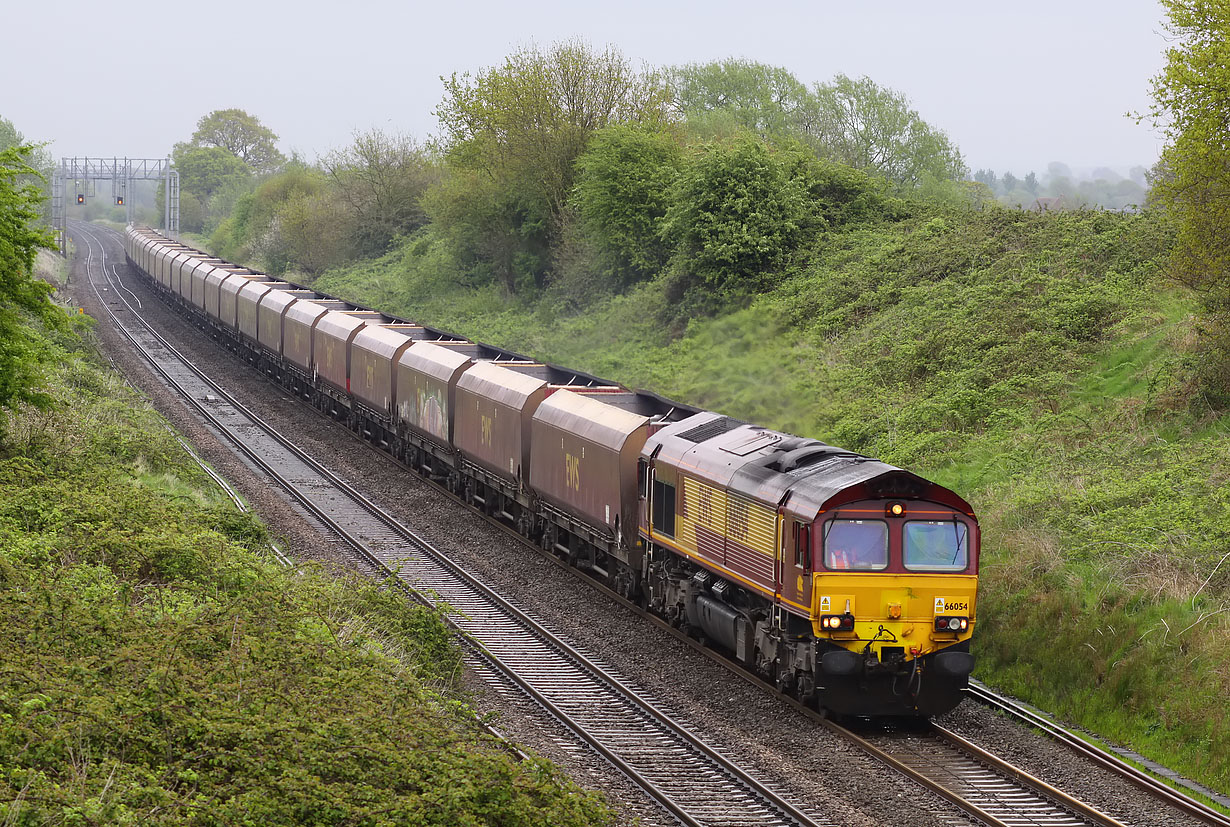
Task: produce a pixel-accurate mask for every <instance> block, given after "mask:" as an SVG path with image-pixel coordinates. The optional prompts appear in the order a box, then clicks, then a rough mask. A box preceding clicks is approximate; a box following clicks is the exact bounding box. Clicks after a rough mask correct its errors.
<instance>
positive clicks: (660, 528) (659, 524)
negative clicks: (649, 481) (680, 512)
mask: <svg viewBox="0 0 1230 827" xmlns="http://www.w3.org/2000/svg"><path fill="white" fill-rule="evenodd" d="M653 530H654V531H656V532H658V533H659V534H665V535H666V536H667V537H674V536H675V486H673V485H667V484H666V483H664V482H660V481H659V480H657V479H654V481H653Z"/></svg>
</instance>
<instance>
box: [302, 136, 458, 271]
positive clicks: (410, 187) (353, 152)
mask: <svg viewBox="0 0 1230 827" xmlns="http://www.w3.org/2000/svg"><path fill="white" fill-rule="evenodd" d="M323 167H324V170H325V174H327V175H328V176H329V178H330V181H331V183H332V185H333V193H334V195H335V196H336V198H337V199H338V201H340V202H341V203H342V204H344V205H346V207H347V209H348V212H349V216H348V218H349V221H348V222H347V223H348V225H349V229H348V232H349V235H350V236H351V241H352V246H353V247H354V252H355V253H356V254H358V255H360V256H377V255H380V254H382V253H384V252H385V251H387V250H388V249H389V246H390V245H391V244H392V243H393V240H394V239H395V238H396V237H397V236H399V235H409V234H410V233H412V232H414V231H415V230H417V229H419V228H420V227H422V226H423V225H424V224H426V223H427V215H426V213H425V212H424V211H423V204H422V199H423V193H425V192H426V191H427V189H428V187H430V186H432V185H434V184H436V183H438V182H439V180H440V165H439V163H438V162H437V161H436V159H435V158H434V157H433V156H432V155H431V153H429V152H428V151H427V150H426V149H425V148H423V147H420V146H419V145H418V144H416V143H415V142H414V141H413V140H412V139H410V138H408V137H406V136H404V135H389V134H385V133H383V132H381V131H379V130H375V129H373V130H371V131H370V132H364V133H358V134H356V135H355V138H354V143H353V144H351V145H350V146H349V147H347V148H346V149H343V150H339V151H337V152H332V153H330V154H329V155H327V156H325V158H324V161H323ZM339 214H340V212H339Z"/></svg>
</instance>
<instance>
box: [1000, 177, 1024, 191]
mask: <svg viewBox="0 0 1230 827" xmlns="http://www.w3.org/2000/svg"><path fill="white" fill-rule="evenodd" d="M1003 182H1004V192H1006V193H1007V192H1012V191H1013V190H1014V189H1016V185H1017V184H1018V183H1020V182H1019V181H1017V179H1016V176H1015V175H1013V174H1012V173H1011V172H1005V173H1004V177H1003Z"/></svg>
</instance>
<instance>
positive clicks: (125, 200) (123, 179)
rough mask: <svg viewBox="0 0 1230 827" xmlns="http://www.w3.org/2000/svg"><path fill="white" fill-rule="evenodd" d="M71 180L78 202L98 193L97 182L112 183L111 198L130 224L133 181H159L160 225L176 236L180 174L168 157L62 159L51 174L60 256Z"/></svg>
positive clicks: (65, 246) (64, 246) (65, 239)
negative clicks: (161, 213) (160, 200)
mask: <svg viewBox="0 0 1230 827" xmlns="http://www.w3.org/2000/svg"><path fill="white" fill-rule="evenodd" d="M69 181H72V182H74V184H73V194H74V195H75V196H76V198H77V203H79V204H82V203H85V199H86V198H89V197H94V196H95V195H96V194H97V187H96V182H98V181H110V182H111V198H112V201H113V203H114V204H115V205H116V206H122V207H124V211H125V217H126V219H127V221H128V223H129V224H131V223H132V219H133V199H131V198H130V197H129V194H130V193H131V192H132V190H133V186H132V182H133V181H162V182H163V192H164V195H165V198H164V199H163V225H162V229H163V230H164V232H166V233H167V234H168V235H170V236H172V237H175V236H177V235H179V173H178V172H177V171H176V170H175V169H174V168H173V167H172V166H171V159H170V158H117V157H111V158H89V157H85V158H61V159H60V163H59V164H57V165H56V167H55V170H54V171H53V172H52V176H51V223H52V225H53V227H54V228H55V234H56V243H57V244H58V245H59V248H60V255H67V254H68V232H67V230H68V204H67V198H68V187H69V184H68V182H69Z"/></svg>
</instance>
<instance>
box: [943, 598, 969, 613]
mask: <svg viewBox="0 0 1230 827" xmlns="http://www.w3.org/2000/svg"><path fill="white" fill-rule="evenodd" d="M968 611H969V601H968V600H949V599H948V598H945V597H937V598H935V613H936V614H937V615H938V614H945V613H951V612H968Z"/></svg>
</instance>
